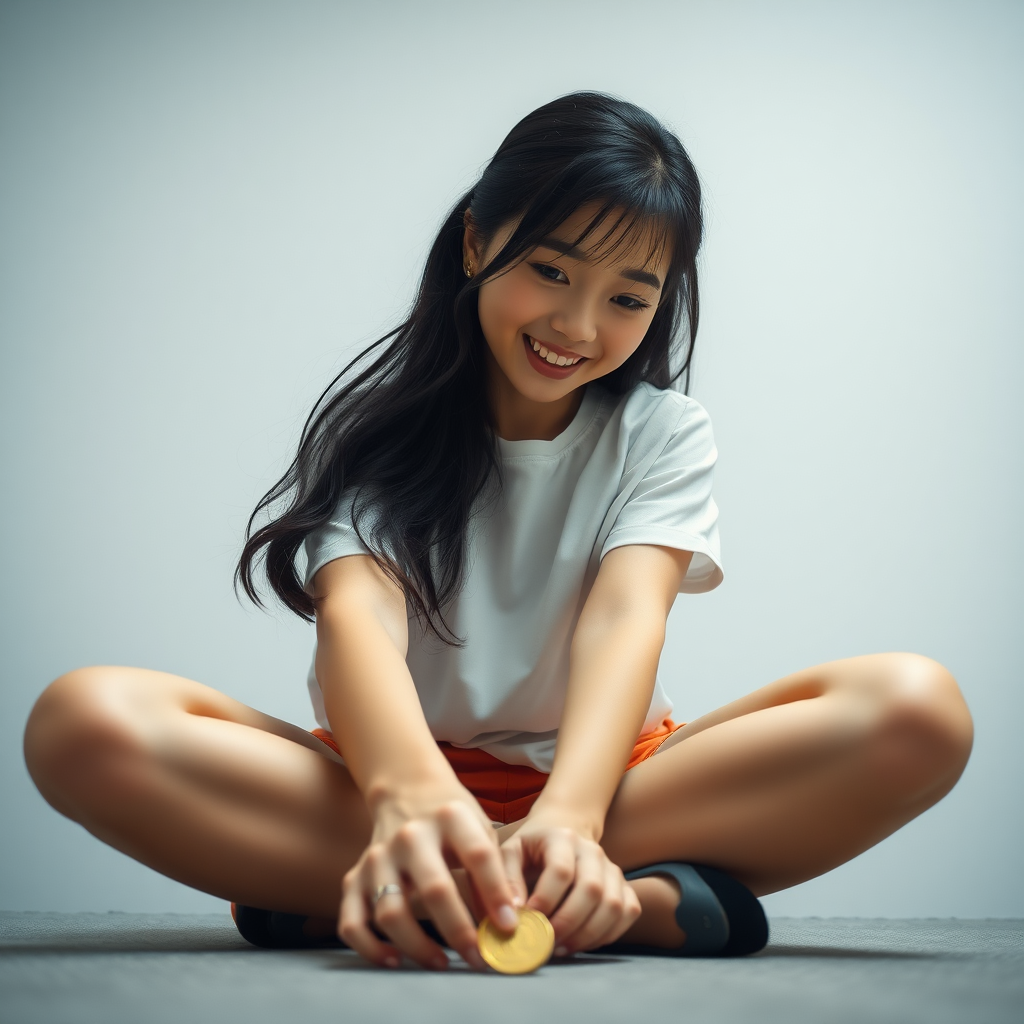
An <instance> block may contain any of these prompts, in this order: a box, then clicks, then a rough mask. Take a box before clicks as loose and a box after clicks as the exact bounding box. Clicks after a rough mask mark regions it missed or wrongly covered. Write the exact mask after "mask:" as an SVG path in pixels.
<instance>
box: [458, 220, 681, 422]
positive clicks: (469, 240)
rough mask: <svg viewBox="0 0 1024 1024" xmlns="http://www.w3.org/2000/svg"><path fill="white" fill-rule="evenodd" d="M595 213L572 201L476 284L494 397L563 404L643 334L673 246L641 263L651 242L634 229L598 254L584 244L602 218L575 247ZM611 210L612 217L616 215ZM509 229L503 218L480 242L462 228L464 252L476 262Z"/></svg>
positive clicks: (601, 228)
mask: <svg viewBox="0 0 1024 1024" xmlns="http://www.w3.org/2000/svg"><path fill="white" fill-rule="evenodd" d="M596 212H597V210H596V208H594V207H584V208H582V209H580V210H578V211H577V212H576V213H575V214H574V215H573V216H572V217H570V218H569V219H568V220H567V221H565V223H563V224H562V225H561V226H560V227H559V228H558V229H556V231H555V232H553V234H552V235H551V236H550V237H549V238H546V239H545V240H544V244H542V245H539V246H538V247H537V248H536V249H534V250H532V251H531V252H528V253H527V254H526V256H525V257H524V258H523V259H522V260H521V261H520V262H519V263H517V264H515V265H514V266H513V267H511V268H510V269H508V270H506V271H504V272H503V273H501V274H500V275H499V276H498V277H496V278H492V279H491V280H489V281H486V282H485V283H484V284H483V285H482V286H481V288H480V291H479V315H480V326H481V327H482V328H483V334H484V337H485V338H486V339H487V345H488V348H489V349H490V354H491V356H492V357H493V358H492V362H491V371H492V385H493V386H494V387H493V389H492V390H494V392H495V398H496V400H497V401H498V402H499V403H501V402H502V401H503V400H504V402H505V403H506V404H507V403H508V401H509V400H511V401H518V400H520V399H521V400H525V401H526V402H527V403H545V404H547V403H556V404H559V403H562V402H564V401H565V400H566V399H567V398H568V397H569V396H571V394H572V392H574V391H576V390H577V389H578V388H580V387H581V385H583V384H585V383H587V381H591V380H596V379H597V378H599V377H603V376H605V374H608V373H611V372H612V370H615V369H616V368H617V367H619V366H621V365H622V364H623V363H624V362H625V361H626V360H627V359H628V358H629V357H630V356H631V355H632V354H633V352H635V351H636V349H637V346H638V345H639V344H640V342H641V341H643V338H644V335H645V334H646V333H647V328H648V327H649V326H650V324H651V320H653V319H654V314H655V312H656V311H657V307H658V302H659V301H660V299H661V294H662V287H663V285H664V282H665V275H666V273H667V272H668V266H669V260H670V253H668V252H660V253H656V254H655V256H654V258H653V260H651V261H650V262H648V263H646V264H644V257H645V256H646V255H647V254H648V252H649V251H650V246H649V245H648V244H647V238H645V237H643V236H640V237H639V238H638V239H636V243H637V244H631V243H632V241H633V240H632V239H627V240H626V241H625V244H624V245H622V246H621V247H619V250H618V251H613V252H612V254H611V256H609V257H608V258H607V259H601V260H594V259H593V258H591V256H589V255H588V253H587V252H586V249H587V247H588V246H590V245H595V244H596V243H597V242H598V240H600V239H601V238H602V236H603V234H604V233H605V231H606V230H607V227H606V226H605V225H598V227H597V228H596V229H595V230H594V232H593V233H592V234H591V235H590V236H588V237H587V238H585V239H584V240H583V242H582V243H581V248H582V250H583V251H580V250H577V249H573V248H572V247H571V243H572V241H573V240H575V239H576V238H577V237H578V236H579V234H580V232H582V231H583V230H584V229H585V228H586V226H587V225H588V224H589V222H590V220H591V218H592V217H593V216H594V215H595V213H596ZM611 217H612V219H611V220H610V221H609V223H614V220H615V219H616V217H617V214H616V213H613V214H612V215H611ZM513 228H514V224H509V225H506V226H505V228H503V229H502V230H501V231H499V232H498V234H497V236H496V237H495V238H494V239H493V240H492V241H491V243H490V245H488V246H486V247H481V246H480V245H479V243H478V242H477V241H476V240H475V238H474V236H473V234H472V232H471V231H467V236H466V249H465V253H466V256H467V258H468V259H469V261H470V262H471V263H472V264H473V266H474V268H475V269H477V270H479V268H480V267H482V266H486V264H487V262H488V260H489V259H490V258H491V257H492V256H493V255H494V254H495V253H497V252H498V251H500V249H501V247H502V246H503V245H504V243H505V242H506V241H507V240H508V238H509V237H510V236H511V234H512V231H513ZM623 230H624V227H623V226H620V227H619V228H617V229H616V232H615V233H614V234H613V235H612V236H611V238H609V239H608V241H607V242H606V243H605V244H604V245H602V246H601V248H608V247H609V246H614V243H615V242H616V241H617V240H618V236H619V235H620V234H621V232H622V231H623ZM509 389H511V391H510V390H509ZM581 396H582V393H581Z"/></svg>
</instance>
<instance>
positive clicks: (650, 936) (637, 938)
mask: <svg viewBox="0 0 1024 1024" xmlns="http://www.w3.org/2000/svg"><path fill="white" fill-rule="evenodd" d="M629 884H630V885H631V886H632V887H633V892H635V893H636V895H637V898H638V899H639V900H640V907H641V914H640V916H639V917H638V918H637V919H636V923H635V924H634V925H633V927H632V928H630V929H629V931H627V932H626V933H625V934H624V935H623V936H622V938H621V939H620V940H619V941H620V942H636V943H639V944H640V945H643V946H662V947H664V948H665V949H678V948H679V947H680V946H681V945H682V944H683V943H684V942H685V941H686V932H684V931H683V930H682V929H681V928H680V927H679V925H678V924H676V907H677V906H678V905H679V900H680V899H681V897H682V892H681V890H680V888H679V883H678V882H677V881H676V880H675V879H674V878H669V877H668V876H667V875H648V876H647V877H646V878H637V879H636V880H635V881H632V882H630V883H629Z"/></svg>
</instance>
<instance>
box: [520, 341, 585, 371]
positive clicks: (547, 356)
mask: <svg viewBox="0 0 1024 1024" xmlns="http://www.w3.org/2000/svg"><path fill="white" fill-rule="evenodd" d="M530 346H531V347H532V348H533V351H534V352H536V353H537V354H538V355H539V356H540V357H541V359H543V360H544V361H545V362H547V363H551V364H552V365H553V366H575V365H576V364H577V363H578V362H579V361H580V359H582V358H583V357H582V356H577V357H576V358H575V359H570V358H569V357H568V356H560V355H556V354H555V353H554V352H549V351H548V350H547V349H546V348H545V347H544V346H543V345H542V344H541V343H540V342H539V341H537V339H536V338H530Z"/></svg>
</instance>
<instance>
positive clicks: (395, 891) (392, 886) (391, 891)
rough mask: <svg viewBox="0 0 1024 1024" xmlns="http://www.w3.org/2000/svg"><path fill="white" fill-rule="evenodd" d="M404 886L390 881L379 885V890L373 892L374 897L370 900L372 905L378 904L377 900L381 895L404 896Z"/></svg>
mask: <svg viewBox="0 0 1024 1024" xmlns="http://www.w3.org/2000/svg"><path fill="white" fill-rule="evenodd" d="M403 895H405V894H404V893H403V892H402V887H401V886H400V885H398V884H397V883H396V882H388V884H387V885H378V886H377V891H376V892H375V893H374V894H373V899H372V900H370V906H371V907H375V906H377V901H378V900H379V899H380V898H381V896H403Z"/></svg>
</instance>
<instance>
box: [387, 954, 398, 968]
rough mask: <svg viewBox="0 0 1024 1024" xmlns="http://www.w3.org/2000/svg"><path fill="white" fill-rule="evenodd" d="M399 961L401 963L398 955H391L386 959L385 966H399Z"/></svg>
mask: <svg viewBox="0 0 1024 1024" xmlns="http://www.w3.org/2000/svg"><path fill="white" fill-rule="evenodd" d="M399 963H400V961H399V959H398V957H397V956H389V957H388V958H387V959H386V960H385V961H384V966H385V967H397V966H398V965H399Z"/></svg>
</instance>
